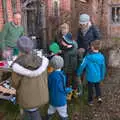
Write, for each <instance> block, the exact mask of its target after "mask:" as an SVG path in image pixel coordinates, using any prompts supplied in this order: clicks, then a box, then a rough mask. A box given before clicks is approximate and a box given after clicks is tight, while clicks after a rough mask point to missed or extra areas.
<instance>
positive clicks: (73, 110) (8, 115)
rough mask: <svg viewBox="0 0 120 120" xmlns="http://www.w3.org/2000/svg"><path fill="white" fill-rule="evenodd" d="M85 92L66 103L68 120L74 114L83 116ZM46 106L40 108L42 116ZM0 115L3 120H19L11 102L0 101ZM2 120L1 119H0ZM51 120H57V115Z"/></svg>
mask: <svg viewBox="0 0 120 120" xmlns="http://www.w3.org/2000/svg"><path fill="white" fill-rule="evenodd" d="M86 104H87V90H85V92H84V95H83V96H82V97H80V98H75V99H72V100H71V101H68V114H69V118H70V120H72V119H73V116H74V115H75V114H79V115H83V114H84V113H85V112H86V110H87V109H88V108H86V107H87V105H86ZM47 109H48V105H45V106H43V107H41V108H40V112H41V115H42V116H45V115H46V113H47ZM0 113H3V114H4V116H5V118H4V119H3V120H20V117H19V106H18V105H14V104H12V103H11V102H8V101H4V100H0ZM0 120H2V119H0ZM53 120H59V119H58V114H57V113H56V114H55V115H54V116H53Z"/></svg>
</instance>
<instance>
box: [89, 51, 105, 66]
mask: <svg viewBox="0 0 120 120" xmlns="http://www.w3.org/2000/svg"><path fill="white" fill-rule="evenodd" d="M87 60H89V61H90V62H92V63H97V64H102V63H104V56H103V55H102V54H101V53H91V54H90V55H88V56H87Z"/></svg>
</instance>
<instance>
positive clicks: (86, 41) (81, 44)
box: [77, 25, 101, 50]
mask: <svg viewBox="0 0 120 120" xmlns="http://www.w3.org/2000/svg"><path fill="white" fill-rule="evenodd" d="M100 39H101V34H100V31H99V29H98V28H97V27H96V26H94V25H92V26H91V27H90V28H89V30H88V31H87V33H86V34H85V36H83V33H82V32H81V29H80V28H79V29H78V33H77V44H78V48H84V49H85V50H88V49H89V45H90V43H91V42H92V41H94V40H100Z"/></svg>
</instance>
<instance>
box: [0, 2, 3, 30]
mask: <svg viewBox="0 0 120 120" xmlns="http://www.w3.org/2000/svg"><path fill="white" fill-rule="evenodd" d="M3 24H4V19H3V8H2V0H0V31H1V30H2V27H3Z"/></svg>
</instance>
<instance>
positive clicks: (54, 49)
mask: <svg viewBox="0 0 120 120" xmlns="http://www.w3.org/2000/svg"><path fill="white" fill-rule="evenodd" d="M49 50H50V51H51V52H53V53H55V54H57V53H58V52H59V51H60V47H59V45H58V44H57V43H56V42H53V43H52V44H51V45H50V46H49Z"/></svg>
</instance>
